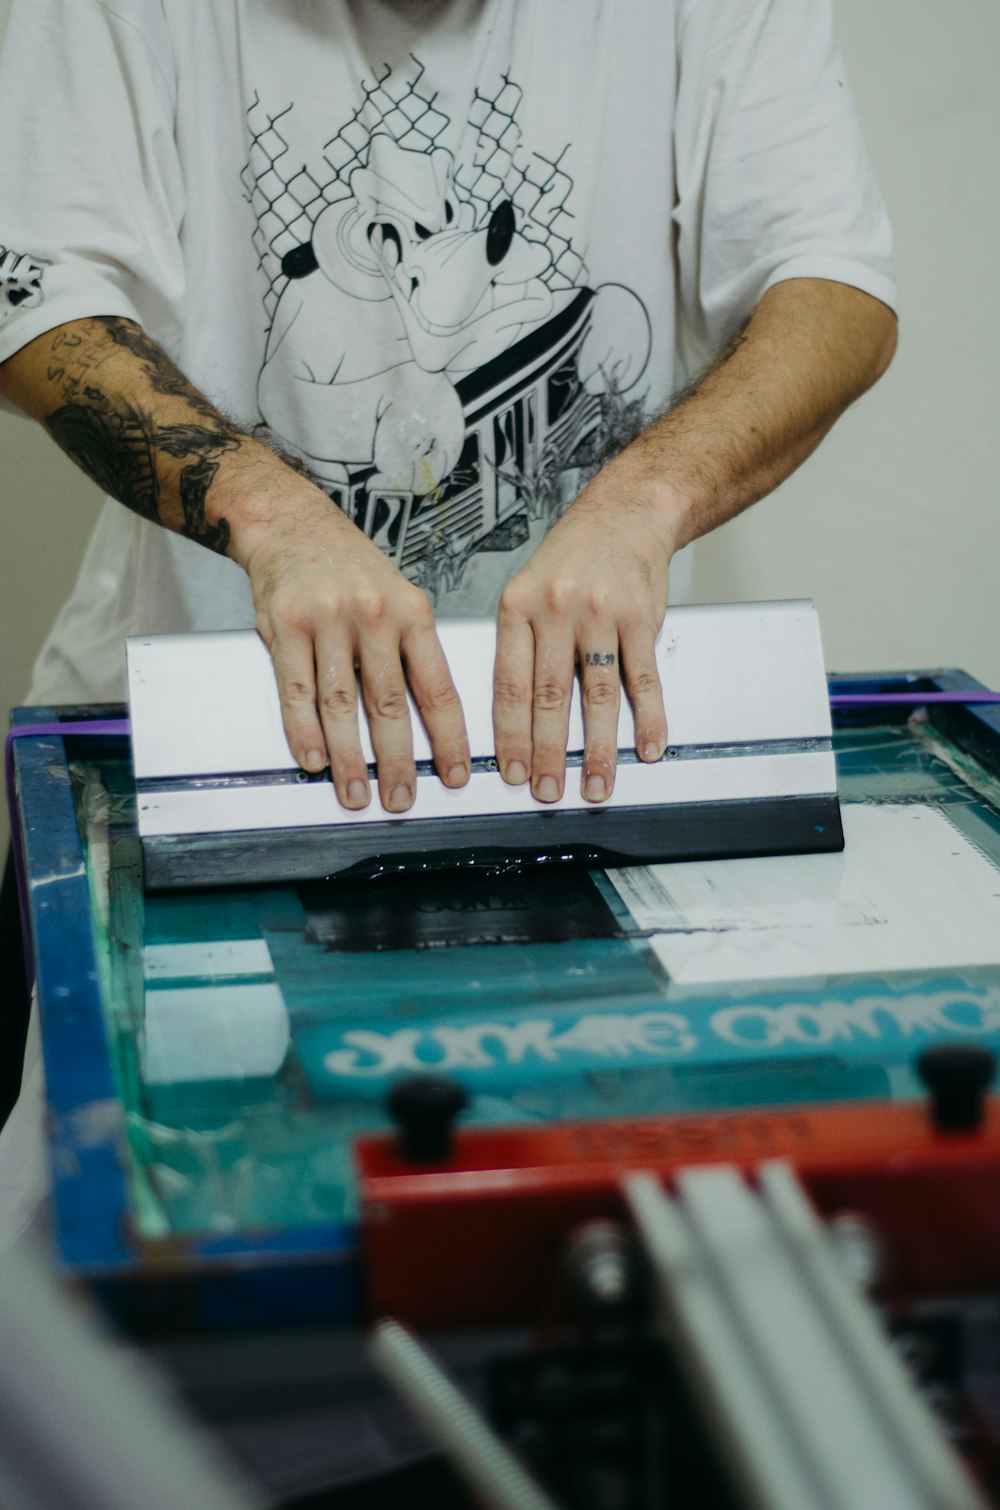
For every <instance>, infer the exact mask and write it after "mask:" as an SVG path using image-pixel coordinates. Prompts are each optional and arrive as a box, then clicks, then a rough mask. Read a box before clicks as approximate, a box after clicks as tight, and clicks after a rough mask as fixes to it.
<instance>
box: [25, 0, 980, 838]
mask: <svg viewBox="0 0 1000 1510" xmlns="http://www.w3.org/2000/svg"><path fill="white" fill-rule="evenodd" d="M712 3H718V4H723V3H725V0H712ZM802 3H806V0H802ZM834 3H835V7H836V14H837V20H838V25H839V30H840V35H841V40H842V43H843V46H844V50H845V52H846V54H847V62H848V68H849V72H850V75H851V78H852V82H853V85H854V89H855V93H856V95H857V97H858V104H859V109H860V112H861V117H862V120H863V123H864V126H865V130H866V134H867V138H868V143H869V147H870V150H871V153H872V156H873V158H874V161H875V166H876V170H877V172H878V175H879V179H880V182H881V184H882V188H883V191H884V193H885V195H886V198H887V200H888V202H889V209H890V212H891V214H892V218H893V223H894V227H895V233H896V251H897V267H898V273H899V284H900V295H901V299H902V329H901V337H900V348H899V353H898V355H897V357H896V361H895V363H894V365H893V367H892V369H891V370H890V372H889V375H888V377H887V378H885V379H884V381H883V382H882V384H881V385H880V386H879V387H878V388H877V389H876V390H875V392H874V393H873V394H870V395H869V396H868V397H867V398H865V399H863V400H862V401H861V403H860V404H859V405H858V406H857V407H856V408H855V409H854V410H852V411H851V412H850V413H849V414H848V415H847V416H845V418H844V419H843V420H842V421H841V422H840V425H839V426H838V427H837V429H836V430H835V431H834V433H833V435H832V436H830V437H829V439H828V440H826V441H825V442H824V444H823V446H822V447H821V448H820V451H819V452H818V454H817V455H816V456H815V457H814V458H813V459H812V460H811V461H809V462H808V463H807V464H806V466H805V467H804V468H803V469H802V470H801V471H800V472H799V473H798V474H797V475H796V476H795V477H794V478H792V479H791V480H790V481H789V482H788V483H786V484H785V486H784V487H783V488H781V489H780V490H779V491H778V493H776V494H775V495H774V496H773V497H772V498H770V499H768V500H766V501H765V502H764V503H762V504H758V505H757V507H756V508H755V509H753V510H752V511H751V512H750V513H749V514H748V515H746V516H745V517H744V518H743V519H740V520H738V521H736V522H735V523H733V524H731V525H728V526H727V527H726V528H725V529H724V530H721V531H719V532H718V533H717V534H716V535H715V536H714V537H712V538H711V539H710V540H707V541H705V542H702V544H701V545H700V547H699V550H700V553H701V554H700V560H699V562H698V566H697V571H696V591H697V594H698V596H699V597H700V598H702V599H704V600H724V599H733V600H736V599H741V598H742V599H745V598H755V597H760V598H769V597H799V596H810V597H814V598H816V600H817V601H818V603H819V605H820V611H821V615H822V621H823V626H824V639H825V643H826V653H827V664H828V665H829V666H830V667H831V668H833V669H837V670H852V669H859V670H860V669H866V668H893V667H904V666H935V665H960V666H964V667H965V668H966V669H967V670H969V671H972V672H973V673H974V674H976V675H977V676H979V677H981V678H982V679H983V680H985V681H987V682H990V683H991V684H992V685H998V684H1000V608H998V604H997V598H998V591H1000V481H998V473H1000V446H998V435H1000V412H998V410H1000V360H998V355H997V349H998V343H1000V292H998V287H1000V284H998V271H997V267H996V249H997V247H998V246H1000V188H998V178H997V170H996V151H997V146H998V143H1000V91H998V90H997V87H996V76H995V75H996V63H997V59H998V58H1000V5H998V4H997V0H954V3H952V4H949V5H945V4H941V3H938V0H834ZM8 5H9V0H0V31H2V29H3V27H4V26H5V24H6V19H7V10H8ZM2 239H3V236H2V210H0V241H2ZM95 507H96V490H95V489H94V488H93V487H92V485H91V484H90V483H88V482H87V481H86V479H85V478H83V477H82V476H81V475H80V474H79V473H77V472H76V471H75V469H74V468H73V467H72V466H71V465H70V463H69V462H67V461H66V460H65V459H64V458H63V457H62V456H61V455H60V454H59V453H58V452H57V451H56V449H55V447H54V446H53V445H52V444H51V443H50V442H49V441H48V440H47V439H46V437H45V436H44V435H43V434H42V433H41V431H39V430H37V429H36V428H34V427H32V426H31V425H29V424H28V423H27V422H25V421H19V420H14V419H10V418H8V417H7V416H5V415H0V521H2V534H0V647H2V653H0V710H5V709H6V708H7V707H8V706H9V705H10V704H11V703H14V702H16V701H18V700H20V699H21V698H22V696H23V694H24V691H25V688H26V686H27V679H28V672H29V667H30V663H31V660H32V658H33V656H34V654H35V652H36V649H37V647H38V645H39V643H40V641H41V639H42V636H43V635H44V633H45V631H46V629H47V627H48V625H49V623H50V621H51V619H52V617H53V615H54V613H55V610H56V608H57V606H58V604H59V602H60V601H61V600H62V598H63V597H64V596H65V594H66V592H67V591H68V589H69V586H70V584H71V582H72V579H73V575H74V573H75V570H76V566H77V563H78V561H79V557H80V554H81V551H82V549H83V545H84V542H85V539H86V536H87V533H88V531H89V529H90V527H91V524H92V522H93V518H94V514H95ZM2 838H3V819H2V817H0V841H2Z"/></svg>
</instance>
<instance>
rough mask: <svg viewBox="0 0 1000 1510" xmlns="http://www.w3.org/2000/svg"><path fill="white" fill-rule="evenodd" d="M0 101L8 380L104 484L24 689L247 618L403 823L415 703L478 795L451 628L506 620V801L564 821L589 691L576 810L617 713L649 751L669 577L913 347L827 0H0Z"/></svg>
mask: <svg viewBox="0 0 1000 1510" xmlns="http://www.w3.org/2000/svg"><path fill="white" fill-rule="evenodd" d="M0 98H2V99H3V101H4V138H5V151H4V153H3V154H2V155H0V397H2V399H3V400H4V401H5V402H7V403H8V404H10V405H12V406H14V407H15V408H17V409H20V410H23V411H24V412H25V413H27V414H29V415H31V416H33V417H34V418H36V419H37V420H39V421H41V422H42V423H43V424H44V425H45V426H46V427H47V429H48V430H49V431H50V433H51V434H52V436H53V437H54V439H55V440H56V441H57V442H58V443H59V444H60V445H61V446H62V447H63V448H64V449H65V450H66V451H67V452H68V453H69V454H70V455H71V456H72V457H73V458H74V459H75V460H76V461H78V462H79V463H80V465H81V466H83V467H84V469H85V470H86V471H87V472H88V473H89V474H90V475H91V476H92V477H94V478H95V479H97V480H98V481H99V482H100V483H101V485H102V486H103V487H104V488H105V489H106V490H107V492H108V493H109V495H111V500H118V501H117V502H114V501H110V500H109V502H108V504H107V505H106V507H105V510H104V512H103V513H102V515H101V518H100V521H99V523H98V527H97V530H96V533H95V536H94V538H93V541H92V543H91V545H90V548H89V550H88V552H87V556H86V558H85V560H84V563H83V565H82V567H81V572H80V577H79V581H78V583H77V586H76V588H75V590H74V593H73V595H72V597H71V599H70V601H69V603H68V604H67V605H66V607H65V608H64V610H63V612H62V614H61V615H60V617H59V619H58V620H57V622H56V625H55V626H54V628H53V631H52V633H51V635H50V637H49V639H48V641H47V643H46V645H45V647H44V649H43V651H42V654H41V657H40V658H39V662H38V664H37V667H36V671H35V677H34V681H33V685H32V688H31V691H30V694H29V700H30V701H33V702H39V703H59V702H79V701H105V700H108V699H113V698H116V697H119V696H120V695H121V691H122V663H123V641H124V638H125V636H126V635H127V634H131V633H138V632H140V631H142V632H159V631H178V630H186V629H210V628H211V629H214V628H227V627H247V626H250V625H253V624H256V626H257V627H258V629H259V630H260V632H261V634H262V635H263V637H264V639H265V641H266V642H267V644H268V646H269V648H270V650H271V653H272V656H273V660H274V665H275V670H276V673H277V679H278V684H279V689H280V693H281V701H282V709H283V716H284V721H285V728H286V732H287V734H288V739H289V743H290V746H291V748H292V750H293V752H294V754H295V755H296V757H297V758H298V759H299V760H300V762H301V763H302V765H303V766H304V767H305V768H306V769H309V770H319V769H322V768H323V767H324V766H325V765H326V764H329V765H330V768H331V773H332V777H333V781H334V783H335V786H336V790H337V795H338V797H339V799H340V801H341V802H342V803H343V804H344V805H345V807H349V808H356V807H361V806H363V805H365V804H366V803H367V802H369V801H370V800H371V792H370V787H369V774H368V770H367V768H366V766H365V763H364V761H363V758H362V755H361V750H360V745H359V741H358V717H359V710H358V691H357V689H358V686H360V696H361V701H362V704H363V716H364V717H366V718H367V720H368V723H369V725H370V728H371V734H372V742H373V745H374V749H375V752H376V755H377V779H378V800H379V801H381V803H382V804H383V805H384V806H385V807H386V808H387V809H388V810H389V811H393V812H399V811H403V810H405V809H406V808H407V807H408V806H409V805H410V804H411V803H412V801H413V798H414V781H415V771H414V765H413V758H412V747H411V734H410V727H409V721H408V714H407V706H406V700H405V695H404V694H405V688H406V686H407V685H408V686H409V688H410V690H411V692H412V694H413V698H414V701H415V703H416V705H417V707H418V709H419V711H420V715H421V718H422V719H423V721H424V723H425V725H426V727H427V731H428V734H429V736H430V739H431V744H432V747H433V750H434V755H435V763H436V767H437V770H438V772H439V774H440V777H441V779H442V780H443V781H444V782H446V783H447V784H449V785H453V786H458V785H461V784H463V783H464V782H465V781H466V780H467V779H468V775H469V751H468V745H467V741H466V738H465V732H464V726H463V721H462V710H461V708H460V706H459V703H458V700H457V697H456V695H455V691H454V688H453V685H452V682H451V678H450V675H449V672H448V667H447V665H446V662H445V659H444V657H443V654H442V652H441V648H440V644H439V642H438V638H437V634H436V630H435V620H436V618H437V617H441V616H446V615H453V614H462V613H493V612H496V613H497V615H498V649H497V657H496V665H495V668H493V671H492V674H493V677H494V709H495V726H496V751H497V757H498V762H499V766H500V770H501V772H502V774H503V776H504V779H505V780H507V781H509V782H512V783H523V782H530V784H531V791H532V793H533V795H534V796H535V798H536V799H537V800H538V801H540V802H551V801H554V800H556V799H557V798H558V797H559V795H560V794H561V792H562V790H563V785H564V782H565V779H566V777H565V741H566V729H567V716H568V707H569V700H570V694H571V689H572V685H573V681H574V677H575V676H576V675H579V677H580V680H581V683H582V692H583V702H584V710H585V723H586V750H585V754H584V760H583V768H582V772H581V781H582V789H583V792H584V794H585V796H586V797H587V798H588V799H589V800H592V801H594V802H599V801H602V800H604V799H605V798H606V797H607V795H608V794H609V793H610V791H611V789H612V786H613V782H614V775H615V756H616V748H615V746H616V740H615V730H616V725H617V712H618V706H619V701H620V697H621V690H622V687H624V691H625V694H626V696H627V697H628V699H629V701H630V703H631V705H632V708H633V710H634V716H635V740H636V748H637V751H638V753H639V755H640V757H641V758H642V759H645V760H656V759H658V758H659V757H660V756H661V755H662V753H663V750H664V748H665V745H666V739H667V725H666V713H669V710H666V711H665V710H664V707H663V702H662V697H661V693H660V688H659V684H658V680H657V676H656V670H655V662H654V656H653V646H654V641H655V638H656V634H657V632H658V630H659V627H660V624H661V622H662V618H663V614H664V611H665V608H666V604H667V596H668V578H669V579H671V580H672V584H673V585H672V598H673V600H674V601H683V598H684V596H685V592H686V587H687V582H688V578H689V573H690V552H689V551H687V550H686V547H688V546H689V545H690V544H691V542H692V541H694V540H695V539H696V538H697V537H698V536H699V535H702V534H704V533H705V532H706V531H708V530H710V529H712V528H714V527H715V526H717V525H718V524H721V523H723V522H724V521H725V520H726V519H728V518H731V517H732V516H733V515H735V514H737V513H738V512H740V510H742V509H743V508H745V507H747V506H748V505H749V504H751V503H753V502H754V501H755V500H757V499H758V498H760V497H762V496H763V495H764V494H766V493H767V492H768V491H770V490H771V489H772V488H773V487H775V486H776V485H777V484H778V483H779V482H780V481H781V480H782V479H783V478H784V477H785V476H786V475H787V474H788V473H789V472H790V471H792V470H793V469H794V467H795V466H797V465H798V464H799V463H800V462H801V461H802V460H803V459H804V458H805V457H806V456H807V455H808V454H809V452H810V451H811V450H812V449H813V448H814V446H815V445H816V444H817V443H818V442H819V440H820V439H821V438H822V436H823V435H824V434H825V432H826V431H827V430H828V429H829V427H830V426H831V425H832V424H833V422H834V421H835V420H836V418H837V416H838V415H839V414H840V413H841V412H842V410H843V409H844V408H845V407H846V406H847V405H848V404H849V403H851V402H852V401H853V400H854V399H855V398H856V397H857V396H858V395H859V394H860V393H861V392H863V391H864V390H865V389H866V388H867V387H868V386H869V385H870V384H871V383H872V382H874V381H875V380H876V379H877V377H878V376H879V375H880V374H881V372H882V371H883V370H884V369H885V367H886V365H887V364H888V362H889V360H890V358H891V355H892V351H893V347H894V341H895V317H894V315H893V313H892V305H893V302H894V297H895V295H894V288H893V283H892V273H891V266H890V238H889V231H888V225H887V221H886V217H885V212H884V209H883V206H882V203H881V200H880V198H879V195H878V192H877V189H876V187H875V185H874V183H873V180H872V176H871V172H870V168H869V165H868V162H867V158H866V155H865V152H864V148H863V144H862V142H861V139H860V134H859V131H858V126H857V122H856V118H855V115H854V111H853V106H852V103H851V99H850V94H849V90H848V88H847V86H846V82H845V79H844V75H843V68H842V64H841V60H840V57H839V53H838V51H837V49H836V46H835V43H834V41H833V36H832V26H831V18H830V14H829V3H828V0H426V3H422V4H419V3H405V4H404V3H402V0H364V3H362V0H326V3H320V0H204V3H203V0H197V3H196V0H169V3H166V0H13V3H12V6H11V12H10V21H9V27H8V32H7V36H6V41H5V46H4V50H3V54H2V58H0ZM698 351H701V352H703V353H705V354H706V355H708V356H709V357H710V358H711V360H710V362H709V365H708V367H707V369H706V370H705V373H704V375H703V376H702V377H701V378H700V379H699V380H697V381H696V382H694V383H693V384H691V385H690V386H688V387H686V388H685V387H684V384H685V382H686V381H687V379H688V372H689V368H690V366H691V365H692V353H697V352H698ZM713 353H714V356H713ZM696 360H697V358H696ZM678 391H679V397H678V398H676V399H675V400H674V402H673V403H671V394H673V393H678ZM607 457H610V459H608V460H605V458H607ZM122 504H124V505H125V508H122V507H121V505H122ZM489 674H491V673H490V668H486V667H484V676H485V675H489Z"/></svg>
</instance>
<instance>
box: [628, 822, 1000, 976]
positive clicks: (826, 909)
mask: <svg viewBox="0 0 1000 1510" xmlns="http://www.w3.org/2000/svg"><path fill="white" fill-rule="evenodd" d="M842 815H843V823H844V836H845V840H846V847H845V849H844V851H843V853H842V854H825V855H785V856H780V857H774V858H765V859H749V860H709V861H687V862H680V863H676V864H671V865H652V866H648V867H643V866H639V867H634V868H632V869H629V870H611V871H609V872H608V875H609V877H610V879H611V881H612V882H613V883H614V886H615V888H616V890H617V891H618V893H619V895H620V896H621V898H622V900H623V901H624V902H625V903H626V905H627V907H628V909H629V911H630V912H631V914H632V916H633V918H634V919H635V922H636V924H637V925H638V927H640V928H654V929H658V930H662V931H661V932H658V933H657V936H656V937H655V938H654V939H653V940H652V941H651V942H652V947H653V949H654V951H655V953H656V955H657V958H658V959H659V960H660V962H661V964H662V965H663V966H664V968H665V969H666V971H667V973H668V975H669V976H670V978H671V981H672V982H674V983H675V984H676V985H677V986H681V987H693V988H699V987H706V988H707V987H712V986H720V985H727V984H735V983H736V982H749V981H778V980H781V981H790V980H808V979H811V978H816V977H820V976H829V975H859V974H871V973H872V972H883V971H897V970H905V971H915V970H948V969H955V968H961V967H962V966H984V965H985V966H988V965H998V964H1000V869H998V868H997V866H995V865H994V864H993V862H992V861H991V860H990V859H989V858H988V857H987V856H986V855H985V854H983V853H982V852H981V851H980V850H979V849H978V848H977V847H976V846H975V845H974V844H973V843H971V842H970V840H969V839H968V838H966V836H965V835H964V834H963V833H961V832H960V830H959V829H958V828H956V827H955V825H954V824H953V823H952V822H951V821H950V819H949V818H948V817H947V816H946V814H945V812H944V811H943V810H942V809H940V808H937V807H932V806H930V805H929V804H927V803H912V804H909V803H908V804H903V803H897V804H893V803H885V804H867V803H849V804H845V805H844V806H843V808H842Z"/></svg>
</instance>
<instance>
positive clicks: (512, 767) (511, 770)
mask: <svg viewBox="0 0 1000 1510" xmlns="http://www.w3.org/2000/svg"><path fill="white" fill-rule="evenodd" d="M503 779H504V781H509V782H510V784H511V786H522V785H523V784H524V782H526V781H527V779H528V773H527V771H526V770H525V768H524V766H523V765H522V764H521V762H520V761H519V760H512V761H511V762H510V763H509V765H508V766H507V769H506V770H505V771H504V773H503Z"/></svg>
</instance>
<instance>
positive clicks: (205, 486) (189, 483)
mask: <svg viewBox="0 0 1000 1510" xmlns="http://www.w3.org/2000/svg"><path fill="white" fill-rule="evenodd" d="M218 470H219V463H218V462H217V461H210V460H209V458H208V457H207V456H203V457H202V458H201V460H200V461H197V462H195V463H194V465H193V466H190V467H185V468H184V470H183V472H182V473H181V476H180V484H179V487H180V495H181V508H182V509H183V510H184V529H183V532H182V533H183V534H185V535H186V536H187V538H188V539H189V540H197V542H198V544H199V545H206V546H208V548H209V550H213V551H218V552H219V554H220V555H221V556H224V555H225V554H226V547H227V546H228V545H229V522H228V520H226V519H220V520H219V521H218V523H217V524H212V523H211V522H210V521H209V520H208V519H207V518H206V517H205V497H206V495H207V493H208V490H209V488H210V486H211V484H212V479H213V477H214V476H215V474H216V472H217V471H218Z"/></svg>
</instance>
